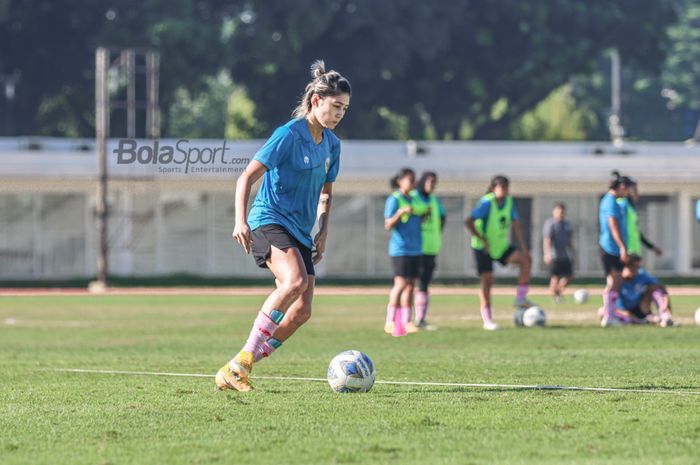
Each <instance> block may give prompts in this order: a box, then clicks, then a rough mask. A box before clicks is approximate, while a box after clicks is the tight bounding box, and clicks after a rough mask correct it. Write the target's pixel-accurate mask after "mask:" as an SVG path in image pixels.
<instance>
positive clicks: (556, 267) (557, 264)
mask: <svg viewBox="0 0 700 465" xmlns="http://www.w3.org/2000/svg"><path fill="white" fill-rule="evenodd" d="M550 271H551V272H552V276H571V275H573V266H571V260H569V259H568V258H560V259H556V260H554V261H553V262H552V265H551V267H550Z"/></svg>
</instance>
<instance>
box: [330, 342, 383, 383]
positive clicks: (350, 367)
mask: <svg viewBox="0 0 700 465" xmlns="http://www.w3.org/2000/svg"><path fill="white" fill-rule="evenodd" d="M375 376H376V373H375V371H374V363H372V360H371V359H370V358H369V357H368V356H367V354H363V353H362V352H360V351H359V350H346V351H345V352H341V353H339V354H338V355H336V356H335V357H334V358H333V360H331V363H330V365H328V384H330V385H331V389H333V390H334V391H335V392H367V391H369V390H370V389H372V386H373V385H374V378H375Z"/></svg>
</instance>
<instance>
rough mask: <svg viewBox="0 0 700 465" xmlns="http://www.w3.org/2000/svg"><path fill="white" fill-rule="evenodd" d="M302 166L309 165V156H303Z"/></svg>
mask: <svg viewBox="0 0 700 465" xmlns="http://www.w3.org/2000/svg"><path fill="white" fill-rule="evenodd" d="M304 164H305V165H308V164H309V156H308V155H304Z"/></svg>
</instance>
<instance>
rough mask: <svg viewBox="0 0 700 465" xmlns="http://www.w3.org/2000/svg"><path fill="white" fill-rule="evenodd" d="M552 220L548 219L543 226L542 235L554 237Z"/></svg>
mask: <svg viewBox="0 0 700 465" xmlns="http://www.w3.org/2000/svg"><path fill="white" fill-rule="evenodd" d="M552 226H553V223H552V220H551V219H547V221H545V222H544V226H542V236H543V237H550V238H551V237H552Z"/></svg>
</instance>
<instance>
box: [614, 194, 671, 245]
mask: <svg viewBox="0 0 700 465" xmlns="http://www.w3.org/2000/svg"><path fill="white" fill-rule="evenodd" d="M631 182H632V184H630V187H629V190H628V195H627V197H625V198H621V199H617V201H618V203H619V204H620V205H621V206H623V208H625V209H626V210H625V214H626V216H627V241H626V242H627V253H628V254H629V255H632V254H635V255H639V256H640V257H641V256H642V245H644V247H646V248H647V249H649V250H653V251H654V253H655V254H656V255H657V256H661V255H662V254H663V251H662V250H661V249H660V248H658V247H657V246H655V245H654V244H653V243H652V242H651V241H650V240H649V239H648V238H647V237H646V236H644V234H643V233H642V231H640V230H639V216H638V214H637V204H638V203H639V189H638V187H639V186H638V184H637V182H636V181H634V180H631Z"/></svg>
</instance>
